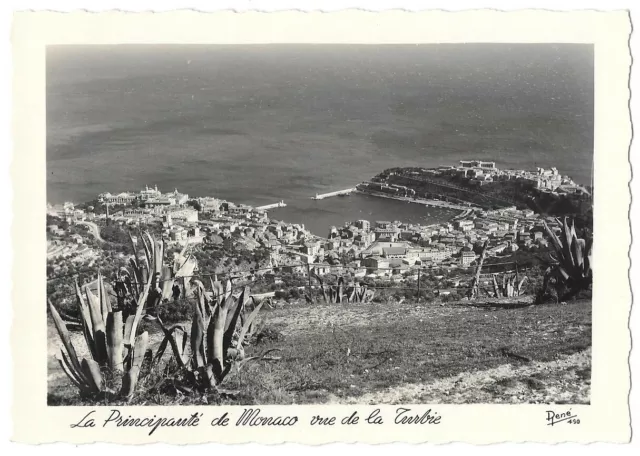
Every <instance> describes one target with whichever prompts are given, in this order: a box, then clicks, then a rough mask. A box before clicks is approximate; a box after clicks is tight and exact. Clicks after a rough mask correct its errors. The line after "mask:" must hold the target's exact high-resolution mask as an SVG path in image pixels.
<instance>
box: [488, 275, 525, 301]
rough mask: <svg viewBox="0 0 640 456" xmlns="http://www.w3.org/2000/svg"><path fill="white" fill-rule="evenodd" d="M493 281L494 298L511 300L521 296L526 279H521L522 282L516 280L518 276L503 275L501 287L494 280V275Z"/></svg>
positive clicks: (493, 276)
mask: <svg viewBox="0 0 640 456" xmlns="http://www.w3.org/2000/svg"><path fill="white" fill-rule="evenodd" d="M492 279H493V292H494V294H495V296H496V297H502V298H512V297H516V296H521V295H522V294H523V293H524V287H523V286H524V283H525V282H526V281H527V277H526V276H525V277H523V278H522V280H518V274H517V273H516V274H503V275H502V285H500V284H499V283H498V281H497V280H496V274H493V275H492Z"/></svg>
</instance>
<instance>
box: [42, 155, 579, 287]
mask: <svg viewBox="0 0 640 456" xmlns="http://www.w3.org/2000/svg"><path fill="white" fill-rule="evenodd" d="M382 176H387V178H389V177H391V176H412V178H415V179H419V178H421V177H422V176H431V177H440V178H441V177H442V176H455V177H456V179H458V183H459V182H460V180H462V179H466V180H467V182H468V184H469V185H486V184H478V182H492V181H489V180H487V179H488V178H491V179H492V180H493V182H495V181H504V180H507V181H508V180H513V181H516V182H528V183H529V184H528V185H531V186H532V187H534V188H536V189H539V190H544V191H558V189H560V188H563V189H565V190H566V191H569V190H568V189H573V190H572V191H571V194H578V195H584V194H588V191H587V190H586V189H584V188H582V187H580V186H578V185H576V184H575V183H574V182H573V181H572V180H571V179H570V178H568V177H566V176H561V175H560V174H559V173H558V171H557V170H556V169H555V168H551V169H549V170H544V169H542V168H539V169H538V171H537V172H536V173H528V172H526V171H509V170H507V171H500V170H498V169H497V168H496V166H495V163H494V162H484V161H461V162H460V165H459V166H457V167H442V168H438V169H435V170H433V169H430V170H428V169H423V170H419V171H416V170H415V169H402V170H395V171H390V172H385V173H383V175H382ZM382 180H383V178H382V177H380V176H378V177H377V179H376V182H372V183H371V184H370V186H371V187H363V186H360V187H359V191H366V189H367V188H369V189H370V188H372V186H373V185H374V184H376V185H378V186H377V187H375V188H376V189H377V191H379V192H385V191H386V192H390V193H391V195H387V196H391V197H394V198H398V199H407V200H411V201H412V202H418V203H420V202H422V203H427V204H436V205H437V204H440V203H445V204H449V205H451V207H455V208H457V209H460V213H459V214H458V215H456V216H455V217H454V218H453V219H452V220H449V221H446V222H443V223H438V224H432V225H420V224H409V223H404V222H401V221H383V220H377V221H369V220H355V221H352V222H347V223H345V224H344V226H341V227H336V226H334V227H330V228H329V230H328V233H327V237H326V238H322V237H319V236H316V235H313V234H312V233H310V232H309V231H308V230H306V229H305V227H304V225H303V224H299V223H286V222H282V221H277V220H274V219H272V218H270V217H269V215H268V212H267V210H264V209H260V208H254V207H252V206H248V205H243V204H234V203H232V202H229V201H225V200H222V199H218V198H215V197H198V198H189V196H188V195H187V194H184V193H180V192H179V191H178V190H177V189H174V190H173V191H171V192H168V193H162V192H161V191H160V190H158V188H157V187H153V188H149V187H145V188H144V189H143V190H141V191H139V192H137V193H133V192H123V193H116V194H111V193H101V194H100V195H98V196H97V198H96V199H95V201H93V202H90V203H86V204H82V205H78V206H76V205H74V204H72V203H65V204H63V205H59V206H49V207H48V213H49V214H50V215H51V216H55V217H59V218H60V219H62V220H64V221H65V223H66V224H68V225H70V226H74V225H85V226H86V227H88V228H89V231H90V232H91V233H87V235H91V236H94V237H97V236H99V235H100V227H101V226H105V225H112V226H120V227H132V228H136V227H138V228H144V229H151V230H153V231H154V232H156V233H158V234H160V235H161V236H162V238H163V239H164V240H165V242H166V243H167V244H169V245H172V244H173V245H176V246H181V245H186V244H191V245H193V246H194V247H198V248H200V249H204V250H206V249H210V248H213V249H215V248H217V247H229V248H234V249H242V250H248V251H252V250H256V249H264V250H266V251H268V255H269V263H270V264H271V265H272V266H274V267H276V266H279V267H285V266H287V265H300V264H308V265H312V266H313V269H314V271H315V272H316V273H317V274H318V275H323V274H327V273H330V272H331V271H332V268H334V267H335V266H341V267H344V266H348V267H350V268H351V269H352V271H353V274H354V275H355V276H368V277H371V278H375V277H380V278H386V279H390V280H403V277H406V276H411V275H412V274H413V271H414V270H416V269H417V268H424V267H445V268H451V269H455V268H460V267H462V268H466V267H469V266H472V265H474V264H476V263H477V261H478V259H479V256H480V252H481V251H482V250H483V249H484V248H485V245H486V252H485V255H487V256H488V257H500V256H508V255H511V254H513V253H514V252H516V251H518V250H523V251H536V250H545V249H546V248H547V247H548V239H547V238H546V234H545V230H544V225H543V222H545V221H546V223H547V224H548V225H549V226H550V227H551V229H552V230H554V231H557V232H558V231H559V230H560V228H559V225H558V223H557V220H556V218H555V217H553V216H542V215H541V214H539V213H537V212H536V211H534V210H533V209H530V208H526V207H518V206H517V205H507V204H501V205H500V207H498V208H493V209H487V208H486V207H482V205H481V204H476V203H468V202H465V201H463V200H455V202H451V201H454V199H452V198H451V197H449V198H448V199H447V200H446V201H445V200H444V199H434V195H433V193H429V192H426V193H424V192H423V193H421V192H420V191H417V190H415V189H414V188H410V187H409V186H404V187H403V186H400V185H396V184H382V182H381V181H382ZM383 185H388V187H389V188H388V189H385V187H383ZM392 185H393V186H392ZM455 188H457V187H455ZM391 189H396V190H391ZM398 189H402V190H398ZM551 189H553V190H551ZM369 191H372V190H369ZM585 192H586V193H585ZM427 198H429V199H427ZM506 201H508V200H507V199H506V198H504V202H505V203H506ZM280 204H284V202H281V203H277V204H276V205H274V207H279V206H280ZM48 233H49V241H50V246H49V252H50V255H49V258H57V259H58V260H64V259H65V258H67V257H68V255H67V256H65V255H66V254H68V253H69V252H76V254H79V253H82V255H83V258H90V257H91V255H92V252H91V251H90V250H89V251H88V250H87V249H86V248H83V247H82V244H84V241H83V235H81V234H78V232H77V230H75V231H74V233H73V237H70V236H69V235H68V234H69V233H67V232H65V230H64V229H63V228H61V227H60V226H59V225H56V224H51V225H49V226H48ZM61 239H66V241H67V242H68V244H72V245H73V246H72V247H70V246H69V245H66V244H65V243H64V242H61ZM295 272H302V273H304V268H298V269H296V271H295Z"/></svg>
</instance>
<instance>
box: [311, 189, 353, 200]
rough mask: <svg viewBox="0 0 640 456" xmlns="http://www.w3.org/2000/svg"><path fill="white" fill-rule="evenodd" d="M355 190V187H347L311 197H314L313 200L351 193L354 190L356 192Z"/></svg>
mask: <svg viewBox="0 0 640 456" xmlns="http://www.w3.org/2000/svg"><path fill="white" fill-rule="evenodd" d="M355 190H356V189H355V187H354V188H346V189H344V190H338V191H336V192H329V193H323V194H321V195H319V194H317V193H316V196H312V197H311V199H313V200H321V199H325V198H329V197H331V196H340V195H349V194H351V193H352V192H355Z"/></svg>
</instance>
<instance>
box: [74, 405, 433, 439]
mask: <svg viewBox="0 0 640 456" xmlns="http://www.w3.org/2000/svg"><path fill="white" fill-rule="evenodd" d="M205 415H207V416H205ZM441 420H442V416H441V415H439V414H438V413H437V412H436V411H434V410H432V409H428V410H414V409H410V408H407V407H398V408H397V409H395V411H394V412H393V413H390V412H386V413H383V412H382V411H381V410H380V409H379V408H376V409H371V410H367V411H365V412H364V413H363V412H362V411H359V410H354V411H353V412H351V413H348V414H345V415H344V416H333V415H327V416H323V415H317V414H316V415H311V416H307V417H299V416H297V415H284V416H282V415H280V416H271V415H267V414H265V413H263V411H262V410H261V409H260V408H245V409H244V410H242V411H240V412H235V413H231V412H222V413H217V414H216V413H209V412H196V413H192V414H190V415H189V414H185V415H184V416H162V415H155V414H154V415H142V414H141V415H134V414H129V413H125V412H123V411H121V410H120V409H117V408H116V409H111V410H99V411H98V410H91V411H90V412H88V413H86V414H85V415H84V416H83V417H82V418H81V419H79V420H78V421H76V422H74V423H71V424H70V427H71V429H75V430H82V429H91V428H99V427H101V428H108V429H123V428H141V429H144V430H145V432H148V435H153V434H154V433H155V432H156V431H158V430H159V429H161V428H193V427H199V426H201V425H205V426H211V427H227V426H231V427H262V426H278V427H292V426H299V425H301V424H308V425H310V426H314V427H326V426H354V425H358V426H359V425H362V426H369V425H380V424H385V423H393V424H396V425H438V424H441Z"/></svg>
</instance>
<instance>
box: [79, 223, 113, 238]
mask: <svg viewBox="0 0 640 456" xmlns="http://www.w3.org/2000/svg"><path fill="white" fill-rule="evenodd" d="M76 225H84V226H86V227H88V228H89V231H90V232H91V234H93V237H95V238H96V239H97V240H98V241H100V242H106V241H105V240H104V239H102V236H100V228H98V225H96V224H95V223H93V222H86V221H83V222H76Z"/></svg>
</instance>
